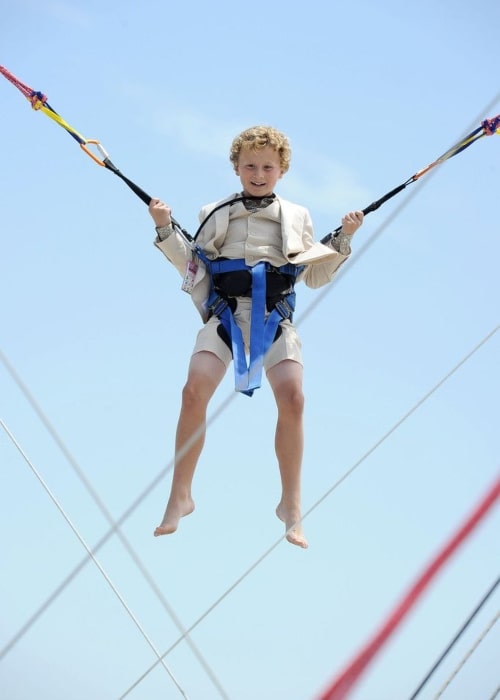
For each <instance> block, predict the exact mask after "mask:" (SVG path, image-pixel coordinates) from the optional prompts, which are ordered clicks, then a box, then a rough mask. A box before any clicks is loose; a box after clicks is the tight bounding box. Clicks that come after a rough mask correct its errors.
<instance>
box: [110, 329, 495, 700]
mask: <svg viewBox="0 0 500 700" xmlns="http://www.w3.org/2000/svg"><path fill="white" fill-rule="evenodd" d="M498 330H500V325H499V326H497V327H496V328H494V329H493V330H492V331H490V332H489V333H488V334H487V335H486V336H485V337H484V338H483V339H482V340H481V341H480V342H479V343H477V344H476V346H475V347H474V348H472V350H470V351H469V352H468V353H467V355H465V356H464V357H463V358H462V359H461V360H460V361H459V362H458V363H457V364H456V365H455V366H454V367H453V368H452V369H451V370H450V371H449V372H448V373H447V374H446V375H445V376H444V377H443V378H442V379H440V380H439V381H438V382H437V383H436V384H435V385H434V386H433V387H432V388H431V389H430V390H429V391H428V392H427V393H426V394H424V396H422V397H421V398H420V399H419V400H418V401H417V402H416V403H415V404H414V405H413V406H412V407H411V408H410V409H409V410H408V411H407V412H406V413H405V414H404V415H403V416H402V418H400V419H399V420H398V421H397V422H396V423H395V424H394V425H393V426H392V427H391V428H390V429H389V430H388V431H387V432H386V433H385V434H384V435H383V436H382V437H381V438H380V439H379V440H377V442H376V443H374V444H373V445H372V447H371V448H370V449H368V450H367V451H366V452H365V453H364V454H363V455H362V456H361V457H360V458H359V459H358V460H357V462H355V463H354V464H353V465H352V467H351V468H350V469H348V470H347V471H346V472H345V473H344V474H343V475H342V476H341V477H340V478H339V479H338V480H337V481H336V482H335V483H334V484H333V485H332V486H331V487H330V488H329V489H328V491H326V493H325V494H324V495H323V496H321V498H319V499H318V500H317V501H316V502H315V503H313V505H312V506H311V507H310V508H309V509H308V510H307V511H306V512H305V513H304V515H303V517H302V519H301V521H302V522H303V521H304V520H305V519H306V518H307V517H308V516H309V515H310V514H311V513H312V512H313V511H314V510H316V508H317V507H318V506H319V505H320V504H321V503H323V501H325V500H326V499H327V498H328V497H329V496H330V495H331V494H332V493H333V492H334V491H335V490H336V489H337V488H338V487H339V486H340V485H341V484H342V483H343V482H344V481H345V480H346V479H347V478H348V477H350V476H351V475H352V474H353V472H354V471H355V470H356V469H357V468H358V467H359V466H360V465H361V464H362V463H363V462H364V461H365V460H366V459H367V458H368V457H369V456H370V455H371V454H372V453H373V452H375V450H376V449H378V447H380V445H381V444H382V443H383V442H385V441H386V440H387V439H388V438H389V437H390V436H391V435H392V434H393V433H394V432H395V431H396V430H397V429H398V428H399V427H400V426H401V425H402V424H403V423H404V422H405V421H406V420H407V419H408V418H409V417H410V416H411V415H412V414H413V413H415V411H417V409H418V408H420V406H422V404H424V403H425V401H427V399H428V398H430V397H431V395H432V394H434V393H435V392H436V391H437V390H438V389H439V388H440V387H441V386H442V385H443V384H444V383H445V382H446V381H447V380H448V379H449V378H450V377H451V376H452V375H454V374H455V372H457V370H458V369H459V368H460V367H462V365H463V364H464V363H465V362H467V361H468V360H469V359H470V358H471V357H472V356H473V355H474V354H475V353H476V352H477V351H478V350H479V349H480V348H481V347H483V346H484V345H485V344H486V343H487V342H488V341H489V340H490V339H491V338H492V337H493V336H494V334H495V333H496V332H497V331H498ZM296 524H297V523H295V524H294V525H293V526H292V528H293V527H295V525H296ZM285 537H286V533H285V535H283V536H282V537H280V538H279V539H278V540H276V541H275V542H274V544H272V545H271V546H270V547H269V548H268V549H267V550H266V551H265V552H264V553H263V554H262V555H261V556H260V557H259V558H258V559H257V560H256V561H255V562H254V563H253V564H252V565H251V566H250V567H248V569H246V570H245V572H244V573H243V574H242V575H241V576H239V577H238V578H237V579H236V581H234V583H233V584H232V585H231V586H229V588H227V589H226V590H225V591H224V593H222V595H220V596H219V598H217V600H216V601H214V603H212V605H211V606H210V607H209V608H207V610H206V611H205V612H204V613H203V614H202V615H200V617H198V618H197V619H196V620H195V622H193V624H192V625H190V626H189V627H188V630H187V631H188V633H189V634H191V632H192V631H193V630H194V629H195V628H196V627H198V625H199V624H200V623H201V622H202V621H203V620H204V619H205V618H206V617H207V616H208V615H209V614H210V613H211V612H212V611H213V610H214V609H215V608H217V607H218V606H219V605H220V603H222V601H223V600H224V599H225V598H227V596H228V595H229V593H232V591H233V590H234V589H235V588H236V587H237V586H239V585H240V583H242V582H243V581H244V580H245V579H246V578H247V576H249V574H251V573H252V571H254V569H256V568H257V566H258V565H260V564H261V563H262V562H263V561H264V560H265V559H266V558H267V557H268V556H269V554H271V553H272V552H273V551H274V550H275V549H276V548H277V547H278V545H279V544H280V543H281V542H282V541H283V540H284V538H285ZM181 641H182V637H179V639H177V640H176V641H175V642H174V643H173V644H172V645H171V646H170V647H169V648H168V649H167V650H166V651H165V652H164V653H163V654H162V658H165V657H166V656H167V655H168V654H170V652H171V651H173V649H175V647H176V646H177V645H178V644H180V642H181ZM157 663H158V662H156V663H155V664H153V665H152V666H150V667H149V668H148V669H147V670H146V671H145V672H144V673H143V674H142V675H141V676H140V678H138V679H137V680H136V681H135V683H134V684H133V685H131V686H130V687H129V688H128V689H127V690H126V692H125V693H123V694H122V695H121V696H120V698H119V700H123V698H125V697H126V696H127V695H128V694H129V693H130V692H131V691H132V690H133V689H134V688H135V687H136V686H137V685H139V683H140V682H141V681H143V680H144V678H146V676H147V675H149V673H150V672H151V671H152V670H153V669H154V668H155V667H156V665H157Z"/></svg>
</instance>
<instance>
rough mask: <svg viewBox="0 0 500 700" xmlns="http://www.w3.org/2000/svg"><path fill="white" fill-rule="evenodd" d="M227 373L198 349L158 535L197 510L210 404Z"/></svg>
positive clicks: (186, 389)
mask: <svg viewBox="0 0 500 700" xmlns="http://www.w3.org/2000/svg"><path fill="white" fill-rule="evenodd" d="M225 373H226V367H225V365H224V363H223V362H222V361H221V360H219V358H218V357H217V356H216V355H214V354H213V353H211V352H207V351H202V352H197V353H196V354H195V355H193V356H192V358H191V362H190V365H189V371H188V378H187V381H186V384H185V386H184V389H183V390H182V404H181V411H180V415H179V421H178V423H177V432H176V437H175V466H174V474H173V477H172V486H171V490H170V497H169V500H168V503H167V508H166V510H165V514H164V516H163V519H162V521H161V524H160V525H159V526H158V527H157V528H156V530H155V532H154V535H155V537H158V536H159V535H168V534H170V533H172V532H175V530H177V526H178V524H179V520H180V519H181V518H182V517H183V516H184V515H189V513H192V512H193V510H194V501H193V499H192V498H191V484H192V481H193V476H194V472H195V469H196V464H197V462H198V458H199V456H200V454H201V450H202V448H203V443H204V441H205V420H206V411H207V406H208V402H209V401H210V399H211V398H212V395H213V393H214V391H215V390H216V388H217V387H218V385H219V384H220V382H221V381H222V378H223V377H224V374H225Z"/></svg>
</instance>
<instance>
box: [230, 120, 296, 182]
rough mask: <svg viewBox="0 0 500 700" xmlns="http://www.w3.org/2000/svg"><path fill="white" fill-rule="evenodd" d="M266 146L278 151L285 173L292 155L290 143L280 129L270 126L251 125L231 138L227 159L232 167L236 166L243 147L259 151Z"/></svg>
mask: <svg viewBox="0 0 500 700" xmlns="http://www.w3.org/2000/svg"><path fill="white" fill-rule="evenodd" d="M266 146H271V148H274V150H275V151H277V152H278V154H279V157H280V166H281V170H282V171H283V172H284V173H286V171H287V170H288V168H289V167H290V159H291V157H292V150H291V148H290V143H289V141H288V138H287V137H286V136H285V134H282V133H281V131H278V130H277V129H274V128H273V127H272V126H252V127H250V128H249V129H245V131H242V132H241V134H239V135H238V136H236V138H235V139H233V143H232V144H231V150H230V153H229V160H230V161H231V163H232V164H233V167H234V168H236V167H237V166H238V160H239V157H240V153H241V151H242V149H243V148H248V149H249V150H252V151H260V149H261V148H265V147H266Z"/></svg>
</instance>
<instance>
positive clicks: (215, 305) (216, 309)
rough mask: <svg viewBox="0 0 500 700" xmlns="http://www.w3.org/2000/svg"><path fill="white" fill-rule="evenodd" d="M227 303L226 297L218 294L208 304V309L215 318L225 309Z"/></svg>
mask: <svg viewBox="0 0 500 700" xmlns="http://www.w3.org/2000/svg"><path fill="white" fill-rule="evenodd" d="M228 305H229V302H228V300H227V299H224V297H221V296H218V297H217V298H216V299H214V301H213V302H212V303H211V304H210V305H209V307H208V308H209V309H210V311H211V312H212V313H213V315H214V316H217V318H218V317H219V316H220V315H221V313H222V312H223V311H224V309H227V307H228Z"/></svg>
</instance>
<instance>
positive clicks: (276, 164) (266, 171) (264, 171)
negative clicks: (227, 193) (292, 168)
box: [235, 146, 283, 197]
mask: <svg viewBox="0 0 500 700" xmlns="http://www.w3.org/2000/svg"><path fill="white" fill-rule="evenodd" d="M235 172H236V174H237V175H239V178H240V181H241V184H242V185H243V192H244V193H245V194H248V195H251V196H252V197H266V196H267V195H269V194H272V192H273V190H274V186H275V185H276V183H277V182H278V180H279V179H280V177H281V176H282V175H283V171H282V169H281V164H280V156H279V153H278V152H277V151H275V150H274V148H272V147H271V146H266V147H265V148H261V149H260V150H259V151H253V150H252V149H250V148H242V149H241V152H240V155H239V158H238V164H237V165H236V167H235Z"/></svg>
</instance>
